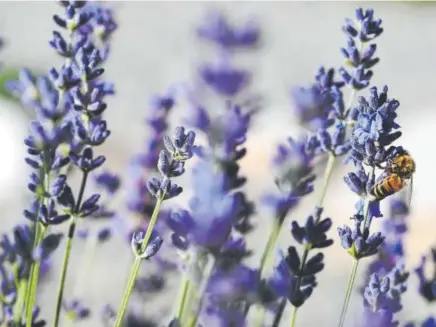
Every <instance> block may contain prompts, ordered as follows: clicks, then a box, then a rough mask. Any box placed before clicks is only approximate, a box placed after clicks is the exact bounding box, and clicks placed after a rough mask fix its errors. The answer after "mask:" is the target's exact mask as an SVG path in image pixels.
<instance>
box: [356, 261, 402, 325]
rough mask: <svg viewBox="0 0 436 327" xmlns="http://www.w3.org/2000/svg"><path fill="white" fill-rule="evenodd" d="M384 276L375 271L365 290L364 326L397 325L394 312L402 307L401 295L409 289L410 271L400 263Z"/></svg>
mask: <svg viewBox="0 0 436 327" xmlns="http://www.w3.org/2000/svg"><path fill="white" fill-rule="evenodd" d="M383 274H384V276H381V275H380V274H377V273H374V274H372V275H371V277H370V279H369V283H368V286H367V287H366V288H365V292H364V306H365V317H364V324H362V325H363V326H368V327H369V326H375V327H385V326H387V327H395V326H398V322H397V321H394V314H395V313H397V312H399V311H400V310H401V309H402V305H401V296H402V294H403V293H404V292H405V291H406V290H407V286H406V282H407V279H408V277H409V273H408V272H406V271H405V270H404V265H402V264H398V265H397V266H395V267H394V268H393V269H392V270H391V271H390V272H388V273H386V272H383Z"/></svg>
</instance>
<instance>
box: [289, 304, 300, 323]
mask: <svg viewBox="0 0 436 327" xmlns="http://www.w3.org/2000/svg"><path fill="white" fill-rule="evenodd" d="M297 311H298V308H297V307H293V308H292V313H291V325H290V326H291V327H295V322H296V321H297Z"/></svg>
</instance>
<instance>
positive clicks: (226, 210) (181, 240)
mask: <svg viewBox="0 0 436 327" xmlns="http://www.w3.org/2000/svg"><path fill="white" fill-rule="evenodd" d="M226 183H227V180H226V178H225V175H224V174H223V173H222V172H220V171H215V167H214V165H213V163H211V162H207V161H200V162H199V163H197V165H196V166H194V168H193V170H192V188H193V191H194V196H193V197H192V198H191V200H190V202H189V206H190V212H188V211H186V210H182V211H178V212H173V214H172V215H171V218H170V219H169V221H168V223H169V227H170V228H171V229H172V230H173V235H172V240H173V243H174V245H175V246H176V247H178V248H180V249H183V250H186V249H187V248H188V246H189V245H190V244H191V243H192V244H194V245H196V246H201V247H205V248H210V249H219V248H220V247H221V246H222V245H223V244H224V243H225V242H226V240H227V238H228V237H229V235H230V232H231V230H232V226H233V223H234V222H235V219H236V217H237V214H238V210H237V209H238V207H237V204H238V203H237V201H236V197H235V196H234V195H232V194H228V193H227V188H226Z"/></svg>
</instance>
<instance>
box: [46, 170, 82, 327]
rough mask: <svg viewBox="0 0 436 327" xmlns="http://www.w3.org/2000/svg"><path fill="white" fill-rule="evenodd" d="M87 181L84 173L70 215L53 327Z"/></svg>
mask: <svg viewBox="0 0 436 327" xmlns="http://www.w3.org/2000/svg"><path fill="white" fill-rule="evenodd" d="M87 180H88V173H87V172H84V173H83V176H82V182H81V184H80V190H79V196H78V197H77V203H76V208H75V210H74V212H73V214H72V215H71V218H70V226H69V227H68V236H67V244H66V246H65V253H64V259H63V261H62V267H61V278H60V280H59V286H58V291H57V296H56V310H55V316H54V322H53V326H54V327H58V325H59V318H60V314H61V307H62V299H63V295H64V288H65V281H66V277H67V271H68V264H69V262H70V256H71V248H72V246H73V239H74V234H75V232H76V223H77V218H78V212H79V210H80V206H81V205H82V200H83V196H84V193H85V188H86V182H87Z"/></svg>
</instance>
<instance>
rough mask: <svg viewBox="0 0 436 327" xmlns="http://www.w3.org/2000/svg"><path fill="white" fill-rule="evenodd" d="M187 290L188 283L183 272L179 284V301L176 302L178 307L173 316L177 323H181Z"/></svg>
mask: <svg viewBox="0 0 436 327" xmlns="http://www.w3.org/2000/svg"><path fill="white" fill-rule="evenodd" d="M189 288H190V282H189V278H188V276H187V274H186V272H185V273H184V274H183V279H182V282H181V284H180V292H179V300H178V301H177V304H178V306H177V310H176V314H175V317H176V318H177V319H179V321H182V319H183V311H184V308H185V306H186V302H187V301H186V300H187V298H188V293H189Z"/></svg>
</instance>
